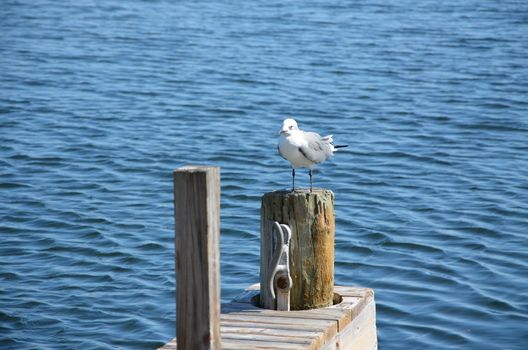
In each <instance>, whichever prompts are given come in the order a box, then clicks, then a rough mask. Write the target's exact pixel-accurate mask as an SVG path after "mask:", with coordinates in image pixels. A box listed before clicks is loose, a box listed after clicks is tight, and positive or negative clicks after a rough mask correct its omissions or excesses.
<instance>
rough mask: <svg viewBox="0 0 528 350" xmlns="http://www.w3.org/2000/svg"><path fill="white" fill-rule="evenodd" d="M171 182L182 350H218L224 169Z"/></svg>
mask: <svg viewBox="0 0 528 350" xmlns="http://www.w3.org/2000/svg"><path fill="white" fill-rule="evenodd" d="M173 177H174V217H175V221H176V225H175V250H176V262H175V265H176V305H177V310H176V337H177V339H178V350H197V349H201V350H205V349H220V348H221V345H220V249H219V236H220V168H218V167H194V166H192V167H191V166H189V167H182V168H179V169H177V170H175V171H174V174H173Z"/></svg>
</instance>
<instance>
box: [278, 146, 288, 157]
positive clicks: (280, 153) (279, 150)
mask: <svg viewBox="0 0 528 350" xmlns="http://www.w3.org/2000/svg"><path fill="white" fill-rule="evenodd" d="M277 152H279V155H280V156H281V157H282V158H284V159H286V160H288V158H286V157H285V156H284V155H283V154H282V152H281V149H280V146H278V145H277Z"/></svg>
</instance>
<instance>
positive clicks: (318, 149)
mask: <svg viewBox="0 0 528 350" xmlns="http://www.w3.org/2000/svg"><path fill="white" fill-rule="evenodd" d="M303 137H304V139H305V140H306V144H305V145H303V146H301V147H299V151H300V152H301V153H302V155H303V156H304V157H305V158H306V159H308V160H309V161H311V162H312V163H322V162H324V161H325V160H327V159H328V158H330V156H331V155H332V143H331V142H332V136H326V137H321V136H320V135H319V134H316V133H315V132H303Z"/></svg>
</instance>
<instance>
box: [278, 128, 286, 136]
mask: <svg viewBox="0 0 528 350" xmlns="http://www.w3.org/2000/svg"><path fill="white" fill-rule="evenodd" d="M286 131H288V130H284V129H280V130H279V135H282V134H284V133H285V132H286Z"/></svg>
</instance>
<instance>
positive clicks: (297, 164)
mask: <svg viewBox="0 0 528 350" xmlns="http://www.w3.org/2000/svg"><path fill="white" fill-rule="evenodd" d="M279 134H280V137H279V145H278V146H277V149H278V151H279V154H280V155H281V157H282V158H284V159H286V160H287V161H289V162H290V163H291V166H292V178H293V182H292V192H293V191H295V169H297V168H308V169H309V171H308V174H309V175H310V192H312V170H313V168H314V167H315V165H316V164H320V163H322V162H324V161H325V160H327V159H329V158H330V157H332V155H333V154H334V152H335V151H336V150H337V149H338V148H342V147H347V146H348V145H340V146H334V143H333V142H334V140H333V139H332V135H328V136H325V137H321V135H319V134H317V133H315V132H307V131H302V130H300V129H299V127H298V126H297V122H296V121H295V120H293V119H285V120H284V121H283V122H282V128H281V129H280V131H279Z"/></svg>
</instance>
